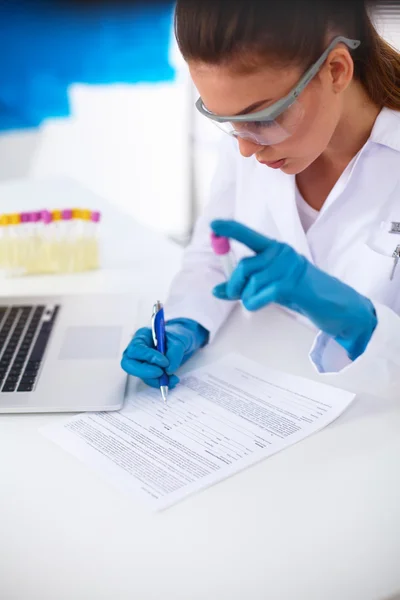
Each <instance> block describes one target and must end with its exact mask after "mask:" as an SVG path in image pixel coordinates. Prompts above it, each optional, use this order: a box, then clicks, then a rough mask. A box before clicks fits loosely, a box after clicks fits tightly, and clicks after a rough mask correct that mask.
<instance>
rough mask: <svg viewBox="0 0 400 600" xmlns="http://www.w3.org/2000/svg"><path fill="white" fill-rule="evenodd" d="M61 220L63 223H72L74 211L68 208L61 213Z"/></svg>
mask: <svg viewBox="0 0 400 600" xmlns="http://www.w3.org/2000/svg"><path fill="white" fill-rule="evenodd" d="M61 218H62V220H63V221H71V219H72V210H71V209H70V208H67V209H65V210H62V211H61Z"/></svg>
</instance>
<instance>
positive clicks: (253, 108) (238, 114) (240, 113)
mask: <svg viewBox="0 0 400 600" xmlns="http://www.w3.org/2000/svg"><path fill="white" fill-rule="evenodd" d="M268 102H271V99H269V100H268V99H266V100H260V101H259V102H254V103H253V104H250V106H247V107H246V108H244V109H243V110H241V111H240V112H238V113H236V114H235V115H233V116H234V117H239V116H240V115H245V114H246V113H249V112H252V111H254V110H256V109H257V108H259V107H260V106H262V105H263V104H267V103H268Z"/></svg>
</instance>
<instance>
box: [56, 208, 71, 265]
mask: <svg viewBox="0 0 400 600" xmlns="http://www.w3.org/2000/svg"><path fill="white" fill-rule="evenodd" d="M61 218H62V231H61V239H60V245H59V269H60V271H63V272H67V273H70V272H72V271H74V270H75V261H74V252H73V250H74V239H73V229H72V209H70V208H67V209H64V210H63V211H61Z"/></svg>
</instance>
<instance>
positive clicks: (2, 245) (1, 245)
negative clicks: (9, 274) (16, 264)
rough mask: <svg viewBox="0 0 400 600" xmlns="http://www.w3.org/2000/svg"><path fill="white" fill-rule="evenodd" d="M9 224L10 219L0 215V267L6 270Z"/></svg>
mask: <svg viewBox="0 0 400 600" xmlns="http://www.w3.org/2000/svg"><path fill="white" fill-rule="evenodd" d="M9 224H10V219H9V216H8V215H0V267H1V268H2V269H6V268H7V267H8V253H9V239H10V235H9V234H10V232H9V227H8V226H9Z"/></svg>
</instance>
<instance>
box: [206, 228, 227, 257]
mask: <svg viewBox="0 0 400 600" xmlns="http://www.w3.org/2000/svg"><path fill="white" fill-rule="evenodd" d="M211 246H212V249H213V250H214V252H215V254H217V255H218V256H222V255H224V254H228V252H230V250H231V245H230V243H229V240H228V238H226V237H222V236H220V235H217V234H216V233H214V232H211Z"/></svg>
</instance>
